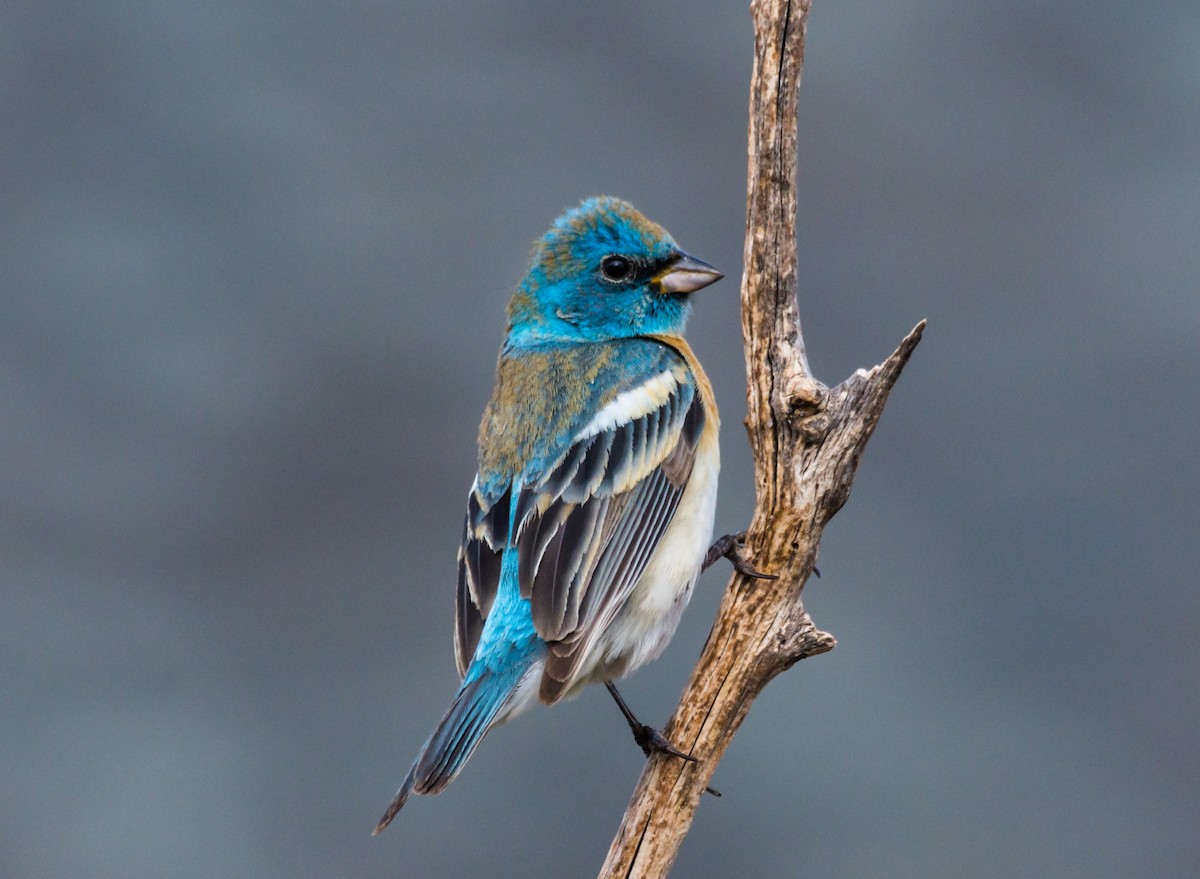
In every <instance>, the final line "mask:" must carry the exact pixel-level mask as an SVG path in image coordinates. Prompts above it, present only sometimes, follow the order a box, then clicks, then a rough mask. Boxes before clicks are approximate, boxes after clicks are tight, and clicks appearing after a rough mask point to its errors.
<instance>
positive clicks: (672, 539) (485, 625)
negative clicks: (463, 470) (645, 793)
mask: <svg viewBox="0 0 1200 879" xmlns="http://www.w3.org/2000/svg"><path fill="white" fill-rule="evenodd" d="M721 277H722V275H721V272H719V271H717V270H716V269H715V268H713V267H712V266H710V265H708V264H707V263H704V262H701V261H700V260H698V259H696V258H694V257H691V256H689V255H687V254H686V253H684V252H683V251H682V250H680V249H679V248H678V247H676V245H675V241H674V240H673V239H672V238H671V236H670V235H669V234H668V233H667V231H666V230H665V229H663V228H662V227H661V226H659V225H657V224H656V223H652V222H651V221H649V220H647V219H646V218H645V217H644V216H642V215H641V214H640V213H638V212H637V211H636V210H634V208H633V207H632V206H631V205H629V204H628V203H627V202H624V201H620V200H618V199H614V198H592V199H588V200H587V201H585V202H583V203H582V204H581V205H580V206H579V207H577V208H575V209H573V210H570V211H568V212H567V213H565V214H564V215H563V216H561V217H559V218H558V219H557V220H556V221H555V222H554V225H553V226H552V227H551V228H550V230H549V231H548V232H547V233H546V234H545V235H544V236H543V237H542V238H541V239H540V240H539V241H538V242H537V245H536V248H535V251H534V255H533V264H532V265H531V266H530V268H529V271H528V273H527V274H526V275H525V277H524V279H523V280H522V281H521V283H520V285H519V286H518V287H517V290H516V293H515V294H514V295H513V298H512V301H511V302H510V304H509V307H508V331H507V335H506V338H505V341H504V346H503V347H502V349H501V351H500V359H499V363H498V365H497V368H496V386H495V389H494V391H493V392H492V398H491V401H490V402H489V403H488V405H487V408H486V409H485V411H484V413H483V421H482V423H481V424H480V427H479V473H478V475H477V476H476V478H475V483H474V484H473V485H472V486H471V491H470V494H469V496H468V498H467V517H466V526H465V529H464V533H463V538H462V546H461V548H460V549H459V554H458V595H457V601H456V605H455V618H456V626H455V631H454V647H455V657H456V659H457V663H458V671H459V674H460V675H461V677H462V684H461V686H460V687H459V690H458V693H457V695H456V696H455V697H454V701H453V703H452V704H451V705H450V709H449V710H448V711H447V712H446V715H445V717H443V718H442V720H441V722H440V723H439V724H438V725H437V728H436V729H435V730H434V732H433V734H432V735H431V736H430V737H429V739H428V741H426V742H425V745H424V746H423V747H422V748H421V752H420V754H419V755H418V756H417V759H416V762H415V763H414V764H413V766H412V768H411V769H410V770H409V771H408V776H407V777H406V778H405V779H404V783H403V784H402V785H401V786H400V790H399V791H398V792H397V794H396V797H395V799H394V800H392V803H391V805H390V806H388V809H387V812H386V813H385V814H384V816H383V818H382V819H381V820H380V822H379V824H378V826H377V827H376V828H375V833H379V831H381V830H382V829H383V828H384V827H386V826H387V825H388V823H389V822H391V820H392V818H394V817H395V815H396V813H397V812H398V811H399V810H400V808H401V807H402V806H403V805H404V803H405V801H406V800H407V799H408V797H409V796H410V795H411V794H433V793H437V792H439V791H441V790H442V789H443V788H444V787H446V785H447V784H449V783H450V782H451V781H452V780H453V779H454V777H455V776H456V775H457V774H458V772H459V770H460V769H462V767H463V764H464V763H466V761H467V759H468V758H469V757H470V756H471V754H472V753H473V752H474V750H475V748H476V747H477V746H478V744H479V742H480V740H482V739H483V737H484V736H485V735H486V734H487V732H488V730H490V729H492V728H493V727H495V726H497V725H498V724H500V723H503V722H504V721H506V720H509V719H510V718H512V717H513V716H515V715H516V714H517V713H519V712H520V711H523V710H524V709H525V708H527V707H529V706H530V705H532V704H533V703H534V702H537V701H541V702H545V703H547V704H553V703H555V702H557V701H559V700H560V699H563V698H565V697H568V696H573V695H575V694H576V693H578V692H579V691H580V690H581V689H582V688H583V687H584V685H586V684H588V683H591V682H594V681H604V682H605V683H606V684H608V685H609V688H610V690H611V691H612V693H613V695H614V697H616V698H617V700H618V703H619V704H620V705H621V708H622V711H624V712H625V713H626V718H627V720H629V722H630V725H631V726H632V727H633V728H634V732H635V738H637V739H638V742H639V744H641V745H642V746H643V748H644V749H645V748H646V747H647V746H650V747H656V748H658V749H660V750H666V751H669V752H671V753H674V754H678V755H679V756H686V755H683V754H681V753H680V752H678V751H675V750H674V749H673V748H671V747H670V746H669V745H667V744H666V743H665V741H664V740H662V739H661V737H659V736H658V734H657V733H656V732H655V731H654V730H652V729H650V728H649V727H645V726H642V725H641V724H638V723H637V721H636V720H635V719H634V718H633V716H632V715H631V714H630V713H629V712H628V709H626V708H625V706H624V703H622V702H620V697H619V696H618V695H617V693H616V690H615V689H614V688H613V687H612V684H611V682H612V680H614V679H616V678H620V677H623V676H624V675H627V674H628V673H630V672H631V671H633V670H634V669H635V668H637V667H638V666H640V665H642V664H643V663H645V662H648V661H649V660H651V659H654V658H655V657H657V656H658V654H659V653H661V652H662V650H663V648H664V647H665V646H666V644H667V642H668V641H669V640H670V639H671V636H672V635H673V634H674V632H675V628H676V626H677V625H678V623H679V618H680V615H681V614H682V613H683V610H684V607H685V606H686V605H687V603H688V599H689V598H690V597H691V592H692V587H693V585H694V584H695V582H696V578H697V577H698V576H699V574H700V571H701V568H702V565H703V564H704V561H705V553H706V550H707V549H708V547H709V542H710V541H711V539H712V529H713V513H714V509H715V507H716V500H717V473H718V470H719V469H720V458H719V453H718V448H717V430H718V426H719V419H718V415H717V406H716V402H715V401H714V399H713V393H712V387H711V386H710V384H709V381H708V378H707V377H706V376H705V374H704V370H703V369H701V368H700V363H699V362H698V361H697V360H696V357H695V355H694V354H693V353H692V350H691V348H689V347H688V344H687V342H685V341H684V340H683V336H682V333H683V329H684V324H685V323H686V321H687V316H688V312H689V310H690V308H691V305H690V302H689V296H690V294H691V293H693V292H695V291H696V290H699V289H700V288H702V287H706V286H708V285H709V284H711V283H713V282H714V281H716V280H718V279H720V278H721ZM639 733H640V735H639Z"/></svg>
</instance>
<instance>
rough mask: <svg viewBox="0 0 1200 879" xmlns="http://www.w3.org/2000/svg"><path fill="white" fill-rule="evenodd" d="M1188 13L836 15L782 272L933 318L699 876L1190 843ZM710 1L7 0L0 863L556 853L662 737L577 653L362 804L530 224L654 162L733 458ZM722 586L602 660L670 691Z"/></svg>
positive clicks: (417, 641) (833, 319) (729, 99)
mask: <svg viewBox="0 0 1200 879" xmlns="http://www.w3.org/2000/svg"><path fill="white" fill-rule="evenodd" d="M1198 45H1200V6H1198V5H1197V4H1185V3H1167V2H1153V0H1152V2H1147V3H1142V4H1138V5H1137V6H1135V7H1131V6H1129V5H1128V4H1123V3H1116V2H1112V0H1101V2H1088V3H1084V2H1075V0H1067V2H1061V3H1055V4H1046V3H1040V2H1032V0H1002V2H998V3H956V2H936V0H917V2H907V3H879V2H869V3H868V2H858V0H855V2H838V3H834V2H823V0H821V2H817V3H816V4H815V9H814V10H813V14H812V18H811V23H810V30H809V44H808V53H807V64H806V68H805V72H804V85H803V90H802V95H801V126H802V130H801V132H800V142H801V165H800V235H799V248H800V270H801V276H802V282H801V291H800V296H801V310H802V316H803V320H804V328H805V333H806V339H807V343H808V347H809V352H810V356H811V360H812V364H813V367H814V369H815V371H816V372H817V374H818V376H819V377H820V378H822V379H823V380H824V381H826V382H827V383H834V382H836V381H839V380H841V379H842V378H844V377H845V376H846V375H848V374H849V373H851V372H852V371H853V370H854V369H855V368H857V367H860V366H870V365H873V364H875V363H877V362H878V361H879V360H881V359H882V358H883V357H884V356H886V355H887V354H888V353H889V352H890V351H891V350H892V349H893V347H894V346H895V344H896V343H897V342H898V341H899V340H900V338H901V337H902V336H903V335H904V333H906V332H907V331H908V330H909V329H910V328H911V327H912V326H913V324H915V323H916V322H917V320H919V319H921V318H928V319H929V328H928V330H927V332H926V336H925V341H924V343H923V344H922V345H921V346H920V348H919V349H918V350H917V353H916V355H915V357H914V359H913V361H912V363H911V364H910V365H909V368H908V371H907V372H906V373H905V374H904V377H903V379H902V380H901V382H900V384H899V386H898V388H897V390H896V392H895V394H894V395H893V397H892V400H891V402H890V403H889V406H888V410H887V412H886V413H885V416H884V419H883V421H882V423H881V425H880V427H879V430H878V432H877V434H876V436H875V438H874V440H873V441H872V443H871V445H870V447H869V449H868V452H867V455H866V457H865V459H864V462H863V465H862V467H861V469H860V471H859V475H858V479H857V482H856V484H855V487H854V493H853V496H852V497H851V499H850V503H849V504H848V505H847V507H846V508H845V509H844V510H843V511H842V513H841V514H840V515H839V516H838V517H837V518H836V519H835V520H834V521H833V523H832V524H831V526H830V527H829V529H828V531H827V532H826V538H825V541H824V544H823V547H822V553H821V564H822V567H823V568H824V571H825V577H824V579H822V580H819V581H813V582H811V583H810V584H809V588H808V590H807V592H806V596H807V604H808V606H809V609H810V611H811V613H812V614H813V616H814V618H815V619H816V621H817V623H818V625H820V626H821V627H823V628H825V629H828V630H829V631H831V632H832V633H834V634H835V635H836V636H837V637H838V639H839V642H840V643H839V646H838V648H837V650H835V651H834V652H833V653H831V654H829V655H828V656H824V657H821V658H819V659H814V660H812V661H811V662H807V663H804V664H802V665H801V666H799V667H797V668H796V669H795V670H793V671H792V672H790V673H789V674H787V675H785V676H784V677H782V678H780V679H778V680H777V681H776V682H774V683H773V684H772V685H771V686H770V687H769V688H768V689H767V691H766V693H765V694H764V695H763V696H762V698H761V699H760V700H759V701H758V703H757V704H756V705H755V708H754V710H753V712H752V713H751V715H750V717H749V719H748V721H747V723H746V724H745V726H744V727H743V729H742V731H741V732H740V733H739V734H738V736H737V738H736V740H735V741H734V744H733V747H732V749H731V751H730V752H729V755H728V757H727V759H726V760H725V761H724V762H723V763H722V764H721V766H720V767H719V769H718V771H717V774H716V777H715V780H714V784H715V785H716V786H717V787H719V788H720V789H721V790H722V791H723V792H724V794H725V796H724V798H723V799H720V800H714V799H711V798H709V799H706V800H705V802H704V803H703V804H702V806H701V808H700V810H699V814H698V817H697V820H696V823H695V826H694V828H693V830H692V833H691V835H690V837H689V838H688V840H687V842H686V844H685V846H684V848H683V852H682V855H681V858H680V860H679V863H678V865H677V867H676V871H675V875H678V876H704V877H707V876H738V877H757V876H788V877H792V876H794V877H809V876H822V877H831V876H832V877H870V876H880V877H884V876H886V877H894V876H922V877H961V876H973V877H1025V876H1049V877H1056V879H1057V877H1094V876H1106V877H1110V876H1111V877H1120V876H1138V877H1175V876H1178V877H1184V876H1187V877H1194V876H1195V875H1197V873H1198V872H1200V756H1198V755H1200V732H1198V730H1200V708H1198V706H1200V696H1198V694H1200V648H1198V647H1197V637H1196V634H1195V628H1196V619H1197V615H1198V612H1200V596H1198V593H1197V585H1198V580H1200V578H1198V576H1197V570H1198V568H1200V551H1198V545H1200V534H1198V533H1197V532H1198V528H1197V522H1198V521H1200V508H1198V506H1200V504H1198V501H1197V490H1196V489H1197V481H1198V480H1197V474H1198V472H1200V468H1198V467H1197V464H1196V453H1195V439H1194V437H1195V436H1196V434H1197V431H1198V429H1200V403H1198V402H1197V398H1198V396H1200V394H1198V392H1197V379H1198V377H1200V345H1198V344H1197V336H1198V333H1200V161H1198V157H1200V152H1198V148H1197V144H1198V143H1200V51H1198V50H1197V46H1198ZM751 48H752V39H751V30H750V20H749V15H748V12H747V10H746V9H745V7H744V4H742V3H711V2H710V3H700V4H697V3H684V2H662V3H654V4H643V3H638V2H622V3H612V4H582V3H579V4H562V3H551V2H537V3H535V2H525V3H507V4H495V3H485V2H481V0H480V2H473V3H460V4H441V3H435V2H432V0H426V2H419V3H418V2H392V3H380V2H364V0H348V2H344V3H339V4H333V3H312V2H293V3H280V2H245V0H238V2H233V0H198V2H190V3H184V2H179V0H160V2H145V0H143V2H136V0H125V2H119V0H118V2H110V3H106V4H89V3H83V4H74V3H71V4H68V3H62V2H49V3H38V4H35V3H30V2H20V0H18V2H16V3H9V4H5V5H4V6H3V8H2V9H0V100H2V107H0V112H2V117H0V118H2V120H3V122H2V125H0V185H2V193H3V211H2V212H0V223H2V224H3V226H2V235H0V248H2V251H0V272H2V275H0V500H2V503H0V590H2V592H0V602H2V603H0V875H2V876H3V877H6V879H26V877H69V876H79V877H235V876H254V877H395V876H406V877H408V876H411V877H426V876H429V877H438V876H488V877H523V879H525V877H563V876H590V875H594V873H595V871H596V869H597V868H598V866H599V864H600V862H601V860H602V858H603V855H604V852H605V851H606V849H607V846H608V844H609V840H610V838H611V835H612V833H613V831H614V830H615V828H616V826H617V822H618V819H619V816H620V814H621V812H622V810H623V808H624V806H625V804H626V802H627V800H628V797H629V794H630V792H631V790H632V788H633V785H634V783H635V780H636V778H637V776H638V773H639V770H640V767H641V757H640V754H639V753H638V752H637V751H636V749H635V748H634V746H633V744H632V743H631V742H630V739H629V733H628V730H627V729H626V727H625V725H624V723H623V721H622V720H621V718H620V716H619V715H618V714H617V712H616V711H615V709H614V708H613V706H612V705H611V704H610V702H609V699H608V696H607V695H606V694H605V693H604V692H603V690H601V689H593V690H592V691H590V692H588V693H586V694H585V695H584V696H583V697H582V698H580V699H578V700H577V701H574V702H571V703H568V704H566V705H563V706H559V707H557V708H555V709H554V710H539V711H535V712H532V713H531V714H529V715H526V716H524V717H522V718H520V719H519V720H518V721H517V722H515V723H514V724H512V725H509V726H507V727H504V728H502V729H501V730H499V731H498V732H496V733H494V734H493V735H491V736H490V737H489V738H488V740H487V741H486V742H485V744H484V746H483V747H482V748H481V749H480V751H479V752H478V753H477V755H476V757H475V758H474V759H473V760H472V761H471V764H470V765H469V766H468V768H467V770H466V771H465V772H464V773H463V775H462V776H461V777H460V778H459V780H458V781H457V782H456V783H455V784H454V785H453V786H452V787H451V788H450V789H449V790H448V791H447V792H446V793H445V794H443V795H441V796H438V797H434V798H423V799H419V800H416V801H413V802H412V803H410V805H409V806H408V807H407V808H406V809H405V810H404V812H403V813H402V814H401V815H400V817H399V819H398V821H397V822H396V824H395V825H394V826H393V828H392V829H390V830H389V831H388V832H387V833H386V834H385V835H384V836H382V837H380V838H379V839H375V840H372V839H370V838H369V837H368V833H369V831H370V829H371V827H372V825H373V823H374V821H375V819H376V818H377V817H378V816H379V814H380V812H381V810H382V809H383V807H384V805H385V804H386V803H387V801H388V799H389V798H390V797H391V795H392V793H393V791H394V789H395V788H396V786H397V784H398V783H399V782H400V780H401V778H402V777H403V775H404V772H405V770H406V768H407V766H408V764H409V761H410V760H411V758H412V757H413V755H414V754H415V752H416V749H417V747H418V746H419V745H420V743H421V741H422V740H423V739H424V737H425V735H426V734H427V733H428V732H429V730H430V729H431V728H432V726H433V724H434V723H435V722H436V720H437V719H438V717H439V716H440V715H441V713H442V711H443V710H444V708H445V707H446V705H447V703H448V700H449V698H450V695H451V693H452V691H453V689H454V686H455V683H456V678H455V673H454V665H453V660H452V652H451V614H452V611H451V608H452V604H453V585H454V554H455V549H456V545H457V539H458V535H459V529H460V527H461V515H462V512H463V509H464V503H465V498H466V491H467V488H468V486H469V485H470V482H471V478H472V476H473V473H474V444H475V430H476V425H477V423H478V417H479V413H480V411H481V409H482V407H483V404H484V402H485V400H486V398H487V395H488V393H489V391H490V386H491V373H492V369H493V365H494V361H495V356H496V350H497V347H498V345H499V343H500V339H501V334H502V330H503V310H504V306H505V303H506V300H507V297H508V295H509V292H510V291H511V289H512V287H513V286H514V284H515V283H516V281H517V279H518V278H519V277H520V275H521V274H522V272H523V270H524V268H525V262H526V259H527V256H528V253H529V246H530V243H531V241H532V240H533V239H534V238H535V237H536V236H537V235H539V234H540V233H541V232H542V231H543V230H544V229H545V227H546V226H547V225H548V224H549V223H550V221H551V220H552V219H553V218H554V217H555V216H556V215H557V214H558V213H559V212H560V211H561V210H562V209H563V208H565V207H568V206H571V205H573V204H575V203H577V201H578V200H579V199H580V198H582V197H583V196H586V195H591V194H596V193H611V194H615V195H620V196H623V197H626V198H629V199H630V200H632V201H633V202H634V203H635V204H637V205H638V206H639V207H640V208H641V209H642V210H643V211H644V212H645V213H647V214H648V215H649V216H651V217H652V218H654V219H656V220H659V221H660V222H662V223H663V224H664V225H666V226H667V227H668V228H669V229H670V230H671V231H672V232H673V233H674V234H675V237H676V238H677V239H678V240H679V242H680V243H681V244H682V245H683V246H684V247H686V248H687V249H688V250H690V251H691V252H693V253H695V254H697V255H698V256H701V257H702V258H704V259H707V260H709V261H711V262H713V263H714V264H716V265H718V266H720V267H722V268H724V269H725V271H726V272H727V273H728V275H729V278H728V279H727V280H726V281H724V282H723V283H721V284H720V285H718V286H716V287H714V288H710V289H708V290H705V291H704V292H703V293H702V294H700V295H699V296H698V300H699V301H698V302H697V308H696V313H695V317H694V319H693V322H692V324H691V328H690V338H691V339H692V341H693V344H694V346H695V348H696V350H697V351H698V352H699V354H700V356H701V358H702V359H703V361H704V363H705V364H706V366H707V368H708V371H709V373H710V375H711V376H712V379H713V383H714V385H715V386H716V390H717V395H718V398H719V400H720V402H721V405H722V407H723V410H724V414H725V431H724V463H725V469H724V474H723V489H722V499H721V503H720V509H719V512H718V522H717V527H718V529H719V530H720V531H734V530H737V529H739V528H740V527H743V526H744V524H745V523H746V522H747V521H748V519H749V515H750V511H751V508H752V503H753V497H752V483H751V478H750V469H749V460H748V450H747V446H746V442H745V436H744V433H743V431H742V428H741V423H740V422H741V418H742V416H743V413H744V411H745V403H744V378H743V376H744V371H743V366H742V360H741V340H740V327H739V322H738V311H737V309H738V302H737V286H738V278H739V275H740V259H741V252H742V229H743V217H744V186H745V149H746V147H745V132H746V96H747V89H748V80H749V73H750V65H751ZM727 574H728V572H727V569H726V570H720V571H719V572H717V573H715V574H709V575H708V576H706V577H705V578H704V579H703V580H702V582H701V584H700V586H699V588H698V594H697V596H696V599H695V600H694V603H693V606H692V608H691V610H690V611H689V613H688V615H687V616H686V618H685V621H684V625H683V626H682V628H681V630H680V632H679V634H678V635H677V637H676V638H675V641H674V643H673V644H672V646H671V648H670V649H669V651H668V652H667V654H666V655H665V656H664V658H663V659H661V660H660V661H659V662H658V663H656V664H654V665H653V666H651V667H649V668H647V669H645V670H643V671H642V672H640V673H638V674H637V675H636V676H635V677H634V678H633V679H631V680H630V681H628V682H627V684H626V688H625V689H626V696H627V697H628V698H629V700H630V701H631V702H632V704H633V705H634V706H635V707H636V708H637V710H638V711H639V712H640V713H641V714H642V715H643V716H644V717H645V719H647V720H650V721H653V722H661V721H663V720H665V719H666V717H667V716H668V713H669V711H670V710H671V708H672V707H673V706H674V704H675V701H676V698H677V696H678V694H679V691H680V688H681V686H682V684H683V682H684V680H685V678H686V676H687V673H688V671H689V669H690V668H691V666H692V663H693V662H694V660H695V658H696V656H697V654H698V651H699V649H700V646H701V644H702V643H703V640H704V637H705V635H706V633H707V631H708V627H709V624H710V622H711V620H712V617H713V614H714V611H715V608H716V605H717V602H718V599H719V595H720V592H721V590H722V589H723V587H724V584H725V582H726V579H727Z"/></svg>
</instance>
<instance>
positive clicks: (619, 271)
mask: <svg viewBox="0 0 1200 879" xmlns="http://www.w3.org/2000/svg"><path fill="white" fill-rule="evenodd" d="M600 274H602V275H604V278H605V280H607V281H612V282H613V283H618V282H620V281H624V280H627V279H628V278H629V276H630V275H632V274H633V263H631V262H630V261H629V260H627V259H626V258H625V257H623V256H606V257H604V259H602V260H600Z"/></svg>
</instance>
